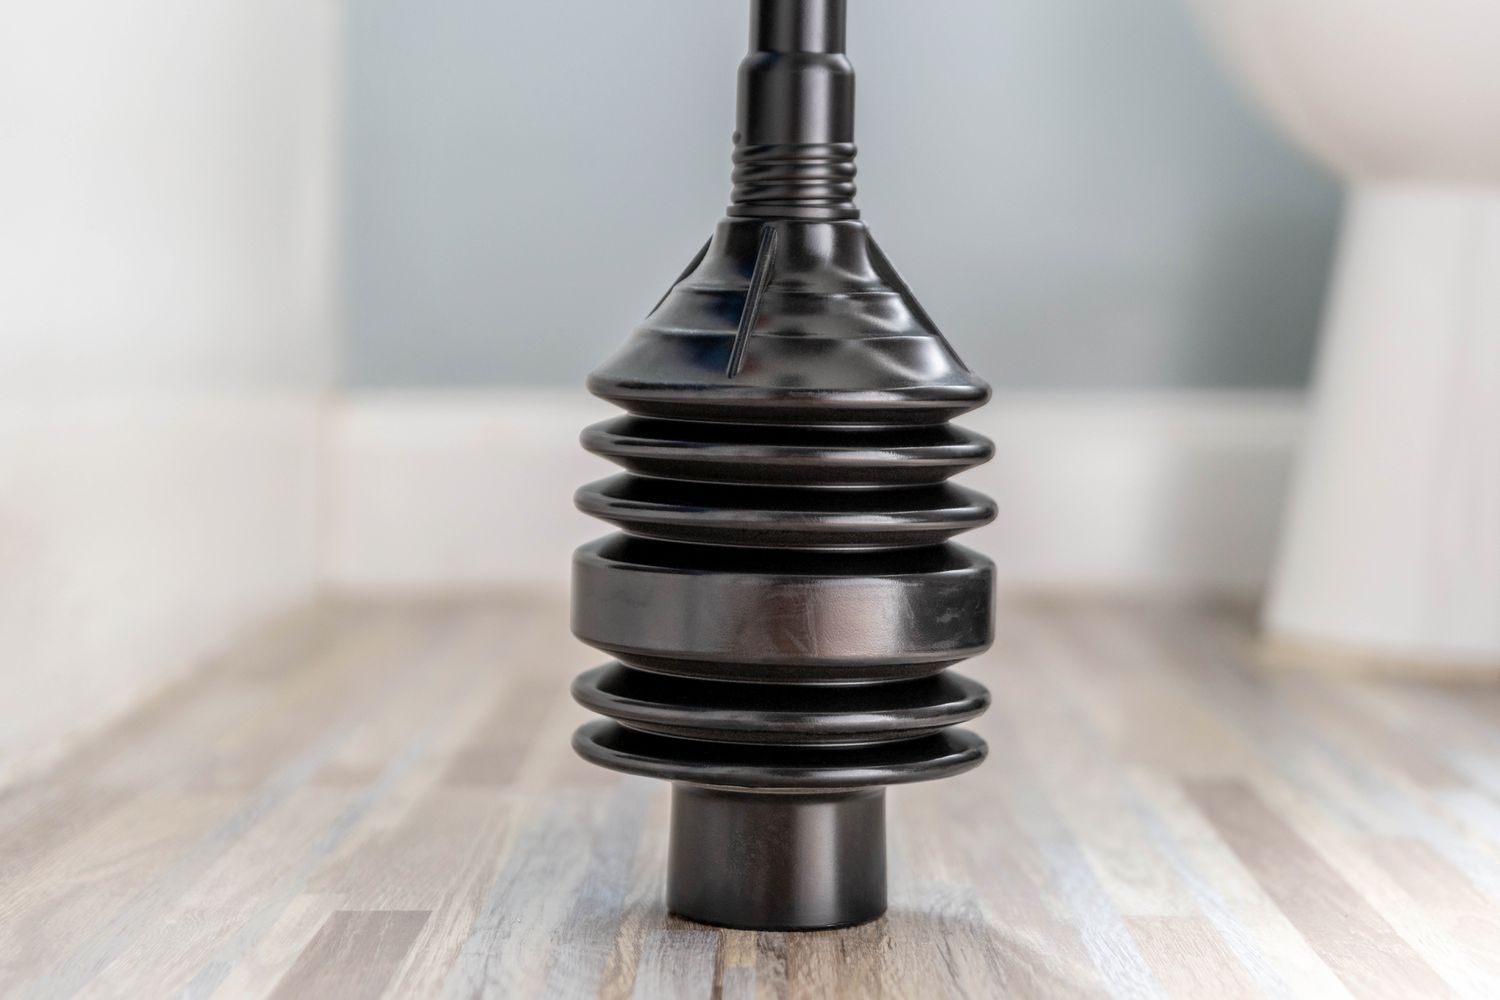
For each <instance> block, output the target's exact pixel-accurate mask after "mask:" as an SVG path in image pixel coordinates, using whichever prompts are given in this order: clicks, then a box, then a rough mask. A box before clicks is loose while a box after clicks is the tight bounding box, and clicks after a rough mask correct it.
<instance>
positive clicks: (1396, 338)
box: [1265, 182, 1500, 669]
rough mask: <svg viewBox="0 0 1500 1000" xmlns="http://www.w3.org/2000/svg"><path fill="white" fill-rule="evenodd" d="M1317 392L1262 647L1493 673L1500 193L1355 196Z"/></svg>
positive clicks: (1367, 189)
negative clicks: (1320, 649) (1329, 649)
mask: <svg viewBox="0 0 1500 1000" xmlns="http://www.w3.org/2000/svg"><path fill="white" fill-rule="evenodd" d="M1314 382H1315V391H1314V400H1313V411H1312V422H1311V425H1310V428H1309V433H1308V436H1307V439H1306V441H1305V444H1304V449H1303V453H1302V456H1301V460H1300V464H1299V469H1298V472H1297V475H1296V477H1295V481H1294V486H1293V492H1292V498H1291V504H1290V507H1289V510H1288V515H1287V523H1286V527H1285V530H1284V533H1283V536H1282V544H1281V550H1280V553H1279V556H1278V560H1277V568H1276V572H1275V574H1274V579H1273V581H1272V586H1271V592H1270V595H1269V600H1268V602H1267V607H1266V612H1265V627H1266V630H1267V633H1268V637H1269V639H1270V640H1271V642H1272V643H1273V644H1276V643H1282V644H1285V645H1287V646H1297V645H1303V646H1329V645H1332V646H1336V647H1341V648H1342V649H1343V650H1344V651H1345V652H1353V653H1356V654H1368V655H1369V656H1370V657H1372V658H1375V659H1389V660H1393V661H1404V662H1412V661H1418V662H1426V663H1433V664H1440V665H1441V664H1447V665H1451V666H1455V667H1459V668H1464V667H1473V668H1475V669H1480V668H1493V667H1495V666H1497V665H1500V188H1484V187H1454V186H1438V185H1425V184H1364V183H1358V182H1356V183H1354V184H1353V185H1352V187H1351V188H1350V203H1349V206H1348V211H1347V214H1346V217H1345V223H1344V232H1343V236H1342V241H1341V244H1340V250H1339V260H1338V265H1337V270H1336V274H1335V277H1334V284H1333V286H1332V289H1331V291H1330V298H1329V311H1328V315H1327V317H1326V319H1325V323H1324V330H1323V341H1322V346H1321V353H1320V356H1319V361H1318V366H1317V372H1316V375H1315V380H1314Z"/></svg>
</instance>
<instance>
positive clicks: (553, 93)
mask: <svg viewBox="0 0 1500 1000" xmlns="http://www.w3.org/2000/svg"><path fill="white" fill-rule="evenodd" d="M857 3H858V8H859V9H858V10H857V16H855V17H853V18H852V19H851V37H850V40H849V48H850V52H851V57H852V60H853V62H854V64H855V66H856V68H857V69H858V70H859V73H860V76H859V101H858V106H859V115H858V135H859V145H860V158H859V170H860V172H859V190H860V193H859V200H860V204H861V207H862V209H863V211H864V215H865V218H866V219H867V220H868V221H869V223H870V225H871V227H872V229H873V230H874V231H875V232H876V233H877V234H878V235H879V237H880V239H881V241H882V243H883V244H884V245H885V246H886V247H887V248H888V249H889V250H890V252H891V253H892V256H893V257H894V259H895V260H896V262H897V264H898V265H899V266H900V267H901V268H902V269H903V272H904V273H905V275H906V277H907V278H908V279H909V281H910V282H911V284H912V285H913V286H914V288H915V289H916V291H917V293H918V294H919V295H920V296H921V299H922V301H923V303H924V304H925V305H926V306H927V308H928V310H929V311H930V312H931V313H932V314H933V315H934V317H935V319H936V320H937V321H938V323H939V324H940V325H941V326H942V327H943V329H944V331H945V332H946V334H947V336H948V338H949V339H950V340H951V342H952V343H953V344H954V345H955V347H956V348H957V349H958V351H959V352H960V353H961V354H962V355H963V356H964V357H965V359H966V360H967V361H968V362H969V363H970V365H971V366H972V367H974V368H975V369H976V370H977V371H979V372H980V373H981V374H983V375H984V376H985V377H987V378H988V379H989V380H990V381H991V383H992V384H993V385H994V386H995V388H996V399H995V402H994V403H993V404H992V405H991V406H990V407H989V408H987V409H986V410H984V411H982V412H980V413H976V414H974V415H973V416H972V417H971V418H970V419H969V420H968V421H966V422H967V423H968V424H969V425H970V426H973V427H975V428H976V429H978V430H980V431H982V432H983V433H986V434H988V435H990V436H991V437H993V438H994V439H995V440H996V443H997V458H996V460H995V462H993V463H992V464H991V465H990V466H988V467H987V468H986V469H985V470H982V471H981V472H979V473H978V474H977V475H976V476H975V477H973V479H972V480H971V481H970V485H973V486H975V487H977V488H980V489H982V490H985V491H986V492H989V493H991V494H993V495H995V496H997V498H998V499H999V502H1000V509H1001V514H1000V518H999V521H998V522H997V523H996V525H994V526H993V527H991V528H989V529H986V531H985V532H983V533H981V534H979V535H977V536H974V537H973V539H972V541H970V544H972V545H974V546H975V547H978V548H981V549H983V550H985V551H987V552H988V553H990V554H991V555H993V556H994V557H995V559H996V560H997V563H998V564H999V566H1000V570H1001V573H1002V579H1003V581H1004V583H1005V584H1006V585H1007V586H1009V587H1014V588H1038V587H1042V588H1064V589H1067V588H1137V589H1146V590H1162V589H1168V590H1180V591H1192V592H1198V591H1210V592H1221V591H1231V592H1237V593H1245V594H1252V595H1253V594H1255V593H1258V592H1259V590H1260V589H1261V588H1262V587H1263V586H1264V584H1265V582H1266V579H1267V575H1268V573H1269V572H1270V569H1271V565H1272V557H1273V553H1274V551H1275V545H1276V531H1277V525H1278V523H1279V519H1280V510H1281V505H1282V500H1283V495H1284V491H1285V488H1286V484H1287V478H1288V474H1289V471H1288V470H1289V469H1290V468H1291V462H1292V459H1293V456H1294V454H1295V452H1296V448H1297V445H1298V442H1299V440H1300V434H1301V432H1302V428H1303V427H1304V422H1305V410H1306V407H1305V403H1304V391H1305V389H1306V387H1307V385H1308V380H1309V372H1310V367H1311V365H1312V358H1313V354H1314V348H1315V343H1316V340H1317V333H1318V328H1319V323H1320V317H1321V315H1322V310H1323V303H1324V298H1325V286H1326V284H1327V282H1328V279H1329V274H1330V266H1331V260H1332V258H1333V252H1334V244H1335V241H1336V239H1337V235H1338V233H1337V229H1338V225H1339V216H1340V204H1341V196H1340V185H1339V182H1338V181H1337V179H1336V178H1335V177H1334V176H1333V175H1332V174H1331V173H1330V172H1328V171H1326V170H1324V169H1323V168H1320V167H1318V166H1315V165H1314V164H1313V162H1312V161H1311V160H1310V159H1308V158H1307V157H1305V156H1304V155H1303V154H1301V153H1299V152H1297V151H1295V150H1294V149H1293V148H1292V146H1291V145H1289V144H1288V142H1286V141H1284V140H1283V139H1282V138H1280V137H1279V135H1278V134H1277V132H1276V131H1275V130H1274V129H1273V126H1272V125H1271V124H1270V122H1269V120H1268V119H1266V118H1265V117H1263V116H1261V115H1259V114H1258V113H1257V112H1256V111H1255V110H1254V109H1253V108H1252V106H1251V104H1250V103H1249V102H1247V100H1246V99H1245V98H1244V97H1243V96H1242V94H1241V93H1240V92H1238V91H1237V90H1236V88H1235V86H1234V85H1233V84H1232V82H1231V80H1230V77H1229V76H1228V75H1226V73H1225V72H1224V71H1223V70H1222V69H1221V68H1220V67H1219V66H1217V65H1216V62H1215V56H1214V53H1213V51H1212V50H1211V49H1210V47H1209V46H1208V45H1206V44H1205V42H1204V38H1203V36H1202V34H1201V33H1200V32H1199V31H1198V30H1197V28H1196V27H1195V25H1194V23H1193V20H1192V17H1191V15H1190V13H1189V11H1188V10H1186V9H1185V8H1184V7H1183V6H1181V5H1180V4H1179V3H1177V2H1175V0H1141V2H1137V3H1132V4H1120V3H1115V2H1110V0H1011V2H1006V3H995V2H991V0H945V2H944V3H942V4H938V5H928V4H910V3H894V2H879V0H857ZM0 10H3V16H0V144H3V150H4V151H3V155H0V654H3V655H0V698H3V700H4V702H5V703H6V704H7V705H12V706H15V705H25V706H26V710H25V711H6V712H3V713H0V761H3V762H4V764H5V767H6V768H7V769H15V768H20V767H23V766H28V764H29V763H34V762H36V761H39V760H42V759H45V758H46V757H47V756H48V755H49V754H52V753H54V752H55V751H56V750H57V748H59V747H61V746H63V745H65V744H66V743H67V741H68V740H69V739H71V738H72V737H73V736H74V735H75V734H76V733H78V732H81V731H85V730H88V729H89V728H91V727H93V726H95V725H97V724H98V723H99V722H100V721H101V720H103V719H106V718H110V717H112V716H114V715H115V714H117V713H118V712H119V711H121V710H122V708H123V707H124V706H127V705H129V704H132V703H134V702H135V701H137V700H138V699H139V698H140V697H141V696H142V695H143V694H145V693H147V692H150V691H154V690H157V689H159V688H160V687H161V686H162V685H163V684H165V683H167V682H168V681H169V680H170V679H172V678H173V677H176V676H180V675H181V674H182V673H183V672H184V671H186V670H187V669H189V668H190V667H191V666H192V665H193V664H194V663H195V662H198V661H199V660H200V659H201V657H203V656H204V655H206V654H207V653H208V652H210V651H212V650H213V649H215V648H218V647H219V646H220V645H222V644H223V643H225V642H227V641H229V640H230V639H231V638H232V637H234V636H235V635H236V634H238V633H239V632H240V631H242V630H243V629H245V628H247V627H250V626H252V625H253V624H254V623H256V622H258V621H260V620H263V619H264V618H265V617H266V616H267V615H271V614H273V613H275V612H278V611H280V610H282V609H285V608H287V607H291V606H295V605H297V604H298V603H299V602H306V601H308V600H311V599H313V598H314V597H315V595H318V594H320V593H329V592H352V593H380V594H418V595H421V594H430V593H446V592H452V591H463V590H469V589H474V588H490V587H523V588H538V589H547V588H550V589H554V590H560V589H561V588H562V587H563V586H564V585H565V581H566V575H567V571H568V569H567V568H568V558H569V552H570V549H571V547H572V546H573V545H574V544H576V543H577V542H578V541H580V540H582V539H585V538H588V537H591V536H592V535H596V534H599V533H601V532H602V528H601V526H599V525H597V524H590V523H589V522H587V521H586V520H585V519H583V518H582V517H581V516H580V515H577V514H576V513H574V512H573V510H572V507H571V501H570V496H571V493H572V490H573V489H574V488H575V487H576V486H577V485H579V484H581V483H583V482H586V481H588V480H589V479H590V478H596V477H597V475H598V474H599V472H600V471H601V467H600V466H599V465H597V464H596V462H595V460H593V459H591V458H589V457H588V456H586V455H583V454H582V453H581V451H580V450H579V448H578V447H577V444H576V436H577V432H578V430H579V429H580V428H581V427H582V426H584V425H585V424H586V423H588V422H591V421H592V420H594V419H597V417H598V416H599V415H600V414H601V413H602V412H603V410H604V408H603V407H602V406H601V405H600V404H598V403H597V402H594V401H591V400H590V399H589V398H588V397H587V396H586V395H585V394H584V393H583V391H582V382H583V379H584V377H585V375H586V373H587V372H588V371H589V370H590V369H591V368H592V367H593V366H594V365H595V364H596V363H598V362H599V361H600V360H602V359H603V358H604V357H606V356H607V355H608V354H609V353H610V352H611V351H613V350H614V348H615V347H616V346H617V345H618V344H619V343H620V342H621V341H622V340H623V338H624V337H625V336H626V334H627V333H628V332H629V330H630V329H631V327H632V326H633V324H634V323H636V322H637V321H638V320H639V319H640V318H641V317H643V316H644V315H645V313H646V312H647V311H648V310H649V309H650V308H651V306H652V304H653V303H654V302H655V301H656V299H657V298H658V297H659V296H660V295H661V293H662V292H663V291H664V290H665V288H666V287H667V285H668V283H669V282H670V281H671V280H672V279H673V278H674V277H675V276H676V274H677V273H678V272H679V271H680V270H681V268H682V266H683V264H684V263H686V262H687V260H688V259H689V258H690V257H691V256H692V254H693V253H694V251H695V250H696V248H697V247H698V246H699V244H700V243H701V242H702V240H703V239H704V237H705V235H706V234H707V233H708V232H709V230H710V229H711V227H712V226H713V224H714V222H715V221H716V220H717V219H718V217H719V216H720V215H721V214H722V212H723V208H724V205H725V204H726V203H727V199H728V195H729V165H730V164H729V157H730V150H731V137H730V132H731V129H732V122H733V106H734V79H735V77H734V68H735V66H736V64H737V62H738V60H739V59H740V57H741V56H742V54H743V52H744V46H745V28H746V26H745V12H744V10H743V4H740V3H703V2H701V0H632V2H630V3H605V2H595V3H582V4H580V3H569V4H561V3H519V2H497V0H485V2H481V0H446V2H443V3H436V4H434V3H418V2H416V0H358V2H350V3H340V2H336V0H259V2H256V3H253V4H252V3H243V2H231V0H148V2H145V3H137V4H131V5H103V4H95V3H87V2H84V0H54V2H50V3H46V4H28V3H19V2H17V3H6V4H4V5H3V7H0ZM559 608H561V605H560V604H559ZM558 615H559V617H558V629H559V631H560V632H561V631H562V630H564V629H565V623H564V620H563V617H562V612H561V610H559V612H558Z"/></svg>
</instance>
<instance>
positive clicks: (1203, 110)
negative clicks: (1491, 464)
mask: <svg viewBox="0 0 1500 1000" xmlns="http://www.w3.org/2000/svg"><path fill="white" fill-rule="evenodd" d="M747 7H748V3H747V2H746V0H572V2H564V0H550V2H524V3H523V2H521V0H440V2H434V0H355V2H354V3H353V4H352V10H351V14H350V27H349V30H350V42H349V57H348V66H349V80H348V91H347V100H348V102H349V125H348V147H347V149H346V164H347V165H346V169H347V171H348V184H347V188H346V190H347V195H346V197H347V199H348V200H347V204H346V206H345V211H346V219H345V222H346V226H345V232H346V234H347V235H346V239H347V241H348V242H347V246H346V248H345V249H346V263H345V267H346V275H345V278H346V292H347V297H348V329H347V333H346V336H347V338H348V342H347V344H346V352H345V353H346V359H347V360H346V362H345V364H346V371H345V378H346V381H347V382H349V383H351V384H353V385H355V386H469V385H523V384H577V383H578V382H579V381H580V380H581V379H582V378H583V376H584V374H585V373H586V372H587V371H588V370H589V368H590V367H592V365H593V363H594V362H595V361H597V360H599V359H602V358H603V357H604V356H605V355H606V354H607V353H608V352H609V351H611V350H612V349H613V348H614V346H615V345H616V344H617V343H618V342H619V341H620V340H621V338H622V337H623V336H624V335H625V334H626V332H627V331H628V330H629V329H630V327H631V326H632V325H633V324H634V323H635V322H636V321H637V320H638V319H639V318H640V317H641V316H642V315H643V314H644V313H645V312H646V311H647V310H648V309H649V308H650V306H651V305H652V303H653V302H654V301H655V300H656V298H657V297H658V296H659V295H660V294H661V292H662V290H663V289H664V288H665V286H666V285H667V283H668V282H669V281H670V280H671V279H672V278H673V277H674V276H675V275H676V274H677V272H678V271H679V270H680V269H681V267H682V265H683V264H685V263H686V262H687V260H688V259H689V258H690V257H691V256H692V254H693V252H694V251H695V250H696V249H697V248H698V245H699V244H700V243H701V242H702V240H703V239H704V237H705V236H706V235H707V234H708V232H709V230H710V228H711V227H712V225H713V223H714V222H715V221H716V220H717V219H718V217H719V216H720V215H721V214H722V211H723V206H724V205H725V203H726V201H727V198H728V190H729V182H728V176H729V152H730V133H731V131H732V128H733V106H734V104H733V102H734V73H735V66H736V65H737V63H738V61H739V58H740V57H741V55H742V54H743V52H744V48H745V39H746V31H747V21H748V17H747V14H746V9H747ZM850 7H851V11H850V15H851V28H850V55H851V58H852V59H853V61H854V64H855V67H856V68H857V69H858V71H859V74H860V76H859V124H858V139H859V145H860V161H859V162H860V174H859V181H860V203H861V207H862V208H863V209H864V213H865V218H866V219H867V220H868V221H869V222H870V224H871V227H872V228H873V229H874V230H875V232H876V233H877V234H878V235H879V237H880V239H881V241H882V243H883V244H884V246H885V247H886V248H887V249H888V251H889V252H890V253H891V254H892V256H893V257H894V259H895V260H896V262H897V264H898V265H899V266H900V267H901V268H902V270H903V272H904V273H905V275H906V277H907V278H908V279H909V280H910V281H911V283H912V285H913V286H914V287H915V288H916V290H917V292H918V294H919V295H920V296H921V297H922V300H923V302H924V303H925V304H926V305H927V307H928V310H929V311H930V312H931V313H932V314H933V315H934V317H935V318H936V319H937V320H938V322H939V323H940V324H941V325H942V326H943V328H944V330H945V332H947V334H948V336H949V338H950V339H951V340H952V341H953V342H954V343H955V344H956V345H957V347H958V348H959V350H960V351H961V352H962V353H963V354H964V355H965V357H966V358H967V360H968V361H969V362H970V364H972V365H973V366H974V367H975V368H976V369H977V370H979V371H980V372H982V373H984V374H985V375H986V376H987V377H989V378H990V380H991V381H992V382H994V383H995V384H996V385H997V386H1002V387H1003V386H1019V387H1035V388H1120V389H1131V388H1153V387H1178V386H1181V387H1230V386H1233V387H1239V386H1249V387H1262V386H1290V385H1299V384H1301V383H1302V382H1303V380H1304V378H1305V376H1306V369H1307V364H1308V358H1309V354H1310V351H1311V346H1312V339H1313V334H1314V330H1315V328H1316V325H1317V319H1318V311H1319V306H1320V299H1321V289H1322V285H1323V281H1324V279H1325V277H1326V275H1327V269H1328V259H1329V255H1330V252H1331V248H1332V243H1333V236H1334V229H1335V225H1336V222H1337V213H1338V192H1337V188H1336V187H1335V185H1334V184H1333V182H1332V181H1331V180H1329V179H1328V178H1326V177H1324V176H1323V175H1321V174H1320V173H1318V172H1317V171H1316V170H1315V168H1313V167H1312V166H1310V165H1308V164H1307V163H1306V162H1305V161H1303V160H1302V159H1301V158H1300V157H1299V156H1298V155H1297V154H1296V153H1294V152H1292V151H1290V150H1289V149H1288V148H1287V147H1286V146H1285V145H1284V144H1283V143H1282V142H1281V141H1280V140H1279V139H1277V138H1276V137H1275V136H1273V135H1272V134H1271V133H1270V131H1269V130H1268V128H1267V127H1266V126H1265V125H1263V124H1262V123H1261V121H1260V119H1258V118H1257V117H1256V116H1255V115H1254V113H1253V112H1252V111H1251V110H1250V109H1249V108H1247V107H1246V106H1245V104H1244V102H1243V101H1242V100H1241V99H1240V97H1239V95H1238V94H1237V93H1234V92H1233V91H1232V90H1231V89H1230V87H1229V85H1228V84H1227V82H1226V81H1225V80H1224V78H1223V77H1222V75H1221V74H1220V72H1219V71H1218V69H1217V67H1216V66H1215V65H1214V64H1213V63H1212V61H1211V59H1210V57H1209V55H1208V54H1207V52H1206V51H1205V49H1204V48H1203V46H1202V45H1201V44H1200V41H1199V39H1198V37H1197V36H1196V34H1195V33H1194V30H1193V26H1192V24H1191V23H1190V22H1189V21H1188V19H1187V17H1186V15H1185V14H1184V13H1183V11H1182V10H1181V9H1180V8H1179V6H1178V5H1177V2H1175V0H934V2H930V3H913V2H907V0H852V2H851V4H850Z"/></svg>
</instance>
